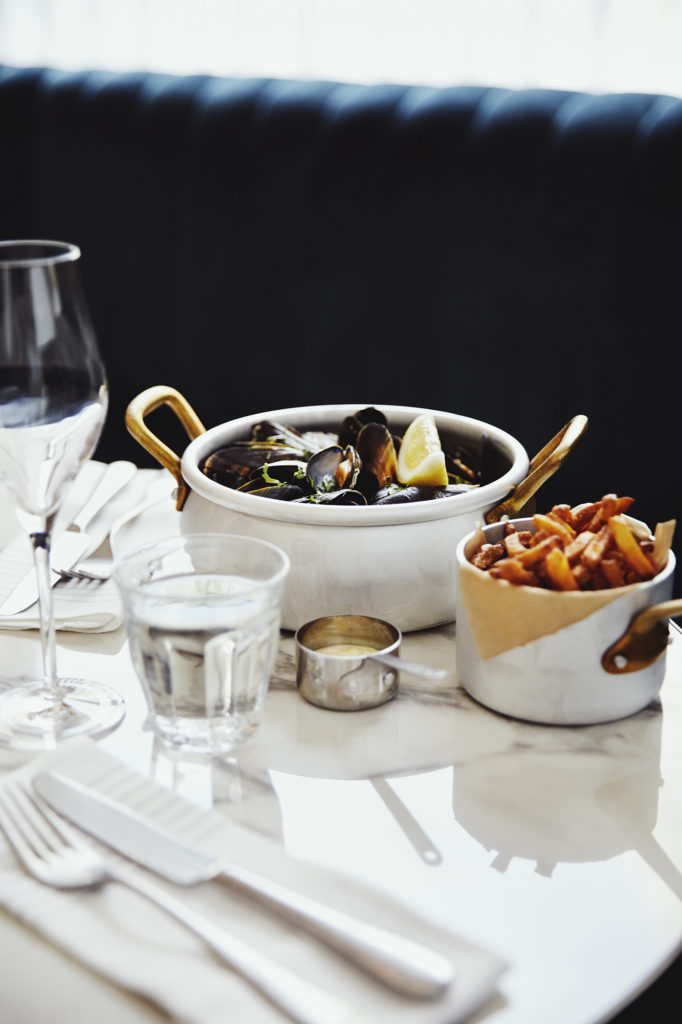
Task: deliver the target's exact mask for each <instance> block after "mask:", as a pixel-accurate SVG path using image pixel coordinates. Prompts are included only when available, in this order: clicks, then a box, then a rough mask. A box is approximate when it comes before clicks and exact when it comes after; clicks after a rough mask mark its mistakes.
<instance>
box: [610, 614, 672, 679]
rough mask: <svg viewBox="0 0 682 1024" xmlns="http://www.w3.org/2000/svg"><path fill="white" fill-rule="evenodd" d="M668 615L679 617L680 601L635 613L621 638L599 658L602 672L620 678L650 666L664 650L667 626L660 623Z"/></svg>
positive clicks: (665, 623) (666, 642) (667, 638)
mask: <svg viewBox="0 0 682 1024" xmlns="http://www.w3.org/2000/svg"><path fill="white" fill-rule="evenodd" d="M671 615H682V600H679V599H677V600H674V601H663V602H662V603H661V604H653V605H651V607H650V608H645V609H644V611H641V612H638V613H637V614H636V615H635V616H633V618H632V619H631V620H630V625H629V626H628V628H627V629H626V631H625V632H624V633H623V635H622V636H621V637H620V638H619V639H618V640H616V642H615V643H614V644H611V646H610V647H609V648H608V650H606V651H605V652H604V654H603V655H602V659H601V663H602V668H603V669H604V670H605V671H606V672H613V673H614V674H615V675H623V674H624V673H625V672H638V671H639V670H640V669H642V668H647V667H648V666H649V665H652V664H653V662H654V661H656V659H657V658H659V657H660V656H661V654H663V651H664V650H665V649H666V647H667V646H668V643H669V637H668V623H667V621H665V622H664V621H663V620H664V619H665V620H667V619H669V618H670V616H671Z"/></svg>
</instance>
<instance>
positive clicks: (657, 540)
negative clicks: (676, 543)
mask: <svg viewBox="0 0 682 1024" xmlns="http://www.w3.org/2000/svg"><path fill="white" fill-rule="evenodd" d="M674 533H675V520H674V519H668V520H667V521H666V522H665V523H657V525H656V529H655V531H654V550H653V552H652V555H651V561H652V562H653V563H654V565H655V566H656V569H657V570H658V572H660V571H661V569H664V568H665V566H666V565H667V564H668V553H669V551H670V548H671V547H672V542H673V534H674Z"/></svg>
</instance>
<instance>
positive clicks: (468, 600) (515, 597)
mask: <svg viewBox="0 0 682 1024" xmlns="http://www.w3.org/2000/svg"><path fill="white" fill-rule="evenodd" d="M484 542H485V536H484V534H483V529H482V527H481V526H480V524H479V527H478V528H477V529H476V531H475V532H474V534H473V535H472V537H471V539H470V540H469V542H468V543H467V544H466V546H465V548H464V554H465V557H466V558H467V561H466V562H464V563H463V564H461V565H460V567H459V588H460V595H461V600H462V603H463V605H464V607H465V609H466V614H467V618H468V620H469V626H470V628H471V633H472V635H473V637H474V640H475V642H476V647H477V649H478V653H479V654H480V656H481V658H482V660H483V661H485V660H486V659H487V658H494V657H495V656H496V655H498V654H502V653H503V652H504V651H508V650H510V649H511V648H512V647H521V646H522V645H523V644H527V643H529V642H530V641H531V640H537V639H538V638H539V637H541V636H548V635H549V634H551V633H558V632H559V630H560V629H564V628H565V627H566V626H570V625H571V624H572V623H574V622H579V621H580V620H581V619H586V618H587V617H588V615H592V614H594V612H597V611H599V609H600V608H603V607H604V605H607V604H610V603H611V602H612V601H615V600H616V599H617V598H619V597H622V596H623V595H624V594H627V593H628V592H629V591H631V590H633V589H634V588H635V587H639V586H641V584H639V583H631V584H629V585H628V586H627V587H614V588H613V589H612V590H590V591H569V592H566V591H556V590H541V589H539V588H537V587H524V586H520V585H519V584H517V583H509V582H508V581H507V580H499V579H495V577H494V576H490V575H489V574H488V573H487V572H485V571H484V570H483V569H477V568H476V567H475V566H473V565H471V563H470V561H469V559H471V557H472V556H473V555H474V553H475V552H476V551H477V550H478V549H479V548H480V547H481V545H482V544H483V543H484ZM614 639H615V638H614Z"/></svg>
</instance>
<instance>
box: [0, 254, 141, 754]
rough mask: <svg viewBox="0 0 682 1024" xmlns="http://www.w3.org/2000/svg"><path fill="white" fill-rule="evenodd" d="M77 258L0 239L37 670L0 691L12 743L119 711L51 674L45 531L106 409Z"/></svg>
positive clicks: (0, 292)
mask: <svg viewBox="0 0 682 1024" xmlns="http://www.w3.org/2000/svg"><path fill="white" fill-rule="evenodd" d="M80 260H81V253H80V250H79V249H78V247H77V246H75V245H71V244H70V243H67V242H55V241H43V240H17V241H0V483H3V484H4V485H5V487H6V490H7V492H8V495H9V499H10V501H11V503H12V504H13V505H14V508H15V511H16V513H17V518H18V519H19V520H20V522H21V523H22V526H23V527H24V528H25V529H26V531H27V532H28V534H29V535H30V538H31V542H32V545H33V550H34V556H35V567H36V573H37V578H38V591H39V607H40V622H41V626H40V634H41V642H42V649H43V668H44V677H43V679H41V680H35V681H30V682H28V683H27V682H23V683H22V684H21V685H18V686H16V687H14V688H12V689H10V690H9V691H8V692H7V693H5V694H4V695H2V697H0V744H2V745H5V746H9V747H12V748H13V749H28V750H35V749H43V748H45V747H49V746H53V745H54V744H55V743H56V742H57V741H58V740H59V739H63V738H65V737H67V736H70V735H74V734H82V733H88V734H94V733H100V732H103V731H108V730H109V729H111V728H113V727H114V726H115V725H116V724H117V723H118V722H119V721H120V719H121V717H122V715H123V701H122V699H121V698H120V696H119V695H118V694H116V693H115V691H112V690H110V689H109V688H108V687H103V686H100V685H99V684H97V683H91V682H89V681H86V680H74V679H60V678H59V677H58V676H57V672H56V655H55V635H54V619H53V609H52V589H51V585H50V567H49V549H50V535H51V530H52V526H53V523H54V519H55V516H56V514H57V512H58V510H59V508H60V505H61V503H62V501H63V499H64V496H65V494H66V493H67V492H68V489H69V486H70V485H71V484H72V482H73V480H74V478H75V477H76V475H77V473H78V470H79V469H80V467H81V465H82V464H83V462H84V461H85V460H86V459H88V458H89V457H90V456H91V455H92V453H93V451H94V450H95V447H96V445H97V442H98V440H99V437H100V434H101V431H102V427H103V425H104V421H105V418H106V413H107V405H108V392H107V380H106V371H105V368H104V365H103V362H102V359H101V357H100V354H99V351H98V347H97V342H96V338H95V333H94V330H93V326H92V323H91V320H90V315H89V311H88V307H87V302H86V299H85V294H84V291H83V287H82V283H81V279H80V270H79V267H80Z"/></svg>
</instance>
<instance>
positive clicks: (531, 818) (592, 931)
mask: <svg viewBox="0 0 682 1024" xmlns="http://www.w3.org/2000/svg"><path fill="white" fill-rule="evenodd" d="M673 635H674V641H673V643H672V645H671V647H670V648H669V651H668V656H667V662H668V663H667V671H666V678H665V681H664V684H663V688H662V690H661V694H660V701H657V702H656V703H655V704H653V705H652V706H650V707H649V708H647V709H646V710H645V711H643V712H640V713H639V714H638V715H636V716H634V717H632V718H628V719H624V720H621V721H619V722H615V723H611V724H606V725H596V726H583V727H548V726H538V725H531V724H528V723H524V722H517V721H513V720H511V719H507V718H504V717H502V716H499V715H496V714H494V713H492V712H489V711H487V710H485V709H483V708H482V707H480V706H478V705H476V704H475V703H474V702H473V701H472V700H471V699H470V698H469V697H468V696H467V695H466V694H465V693H464V692H463V691H462V690H461V689H459V688H458V687H457V682H456V678H455V673H454V652H455V627H454V626H446V627H441V628H439V629H437V630H433V631H429V632H426V633H414V634H408V635H407V636H406V637H405V638H404V643H403V648H402V653H403V654H404V656H405V657H409V658H413V659H416V660H422V661H425V662H428V663H430V664H433V665H438V666H444V667H447V668H448V669H451V670H452V671H451V674H450V675H449V676H448V677H447V678H446V679H444V680H443V681H441V682H439V683H437V684H433V683H429V684H425V683H423V682H421V681H419V680H417V679H414V678H410V677H407V676H404V677H403V680H402V682H401V688H400V691H399V694H398V696H397V697H396V699H395V700H393V701H392V702H390V703H389V704H386V705H384V706H382V707H379V708H376V709H373V710H369V711H362V712H332V711H326V710H323V709H320V708H317V707H313V706H312V705H310V704H307V703H306V702H305V701H303V700H302V699H301V698H300V697H299V695H298V693H297V692H296V689H295V686H294V683H293V668H294V662H293V641H292V637H291V635H285V636H284V637H283V639H282V645H281V651H280V656H279V659H278V663H277V666H276V671H275V673H274V676H273V679H272V684H271V690H270V693H269V696H268V699H267V704H266V714H265V719H264V722H263V725H262V726H261V728H260V730H259V731H258V732H257V733H256V734H255V735H254V736H253V737H252V738H251V739H250V740H249V741H248V742H247V743H246V744H245V745H244V747H243V748H242V749H241V750H240V751H239V752H238V753H236V754H235V756H234V757H232V758H229V759H227V760H225V761H222V762H216V763H214V764H213V765H207V764H198V763H190V762H178V761H173V760H170V759H169V758H168V757H167V756H166V755H165V754H164V753H163V751H162V750H161V749H159V747H158V746H157V745H155V743H154V742H153V739H152V737H151V735H150V734H149V733H148V732H145V731H144V730H143V722H144V703H143V698H142V693H141V689H140V687H139V684H138V683H137V680H136V678H135V676H134V672H133V669H132V666H131V663H130V659H129V656H128V650H127V644H126V641H125V637H124V635H123V632H122V631H121V630H118V631H116V632H112V633H108V634H101V635H97V636H85V635H78V634H60V635H59V642H60V649H59V662H60V668H61V670H62V671H64V672H68V673H72V674H74V675H83V674H85V675H87V674H90V675H94V676H96V677H97V678H99V679H101V680H102V681H104V682H107V683H109V684H110V685H113V686H115V687H116V688H118V689H119V690H120V691H121V692H122V693H123V694H124V696H125V698H126V701H127V704H128V711H127V715H126V719H125V721H124V722H123V724H122V725H121V726H120V727H119V728H118V729H117V730H116V732H114V733H113V734H112V735H111V736H109V737H107V738H105V739H103V740H101V741H100V743H101V745H102V746H103V747H104V748H105V749H107V750H109V751H110V752H111V753H114V754H116V755H117V756H118V757H120V758H121V759H122V760H124V761H125V762H126V763H128V764H130V765H131V766H132V767H135V768H138V769H141V770H143V771H145V772H148V773H150V774H151V775H152V776H153V777H155V778H156V779H158V780H159V781H161V782H163V783H164V784H166V785H168V786H172V787H174V788H176V789H177V791H178V792H180V793H182V794H184V795H185V796H188V797H189V798H190V799H192V800H194V801H196V802H197V803H198V804H199V805H201V806H206V807H208V806H216V807H219V808H220V809H221V811H223V812H224V813H225V814H226V815H230V816H233V817H235V818H236V819H239V820H241V821H243V822H246V823H248V824H250V825H252V826H253V827H254V828H256V829H258V830H260V831H263V832H266V833H267V834H269V835H271V836H274V837H276V838H277V839H278V840H279V841H280V842H281V843H282V845H283V846H284V847H285V848H286V849H287V850H288V851H289V852H291V853H292V854H295V855H298V856H302V857H304V858H308V859H310V860H312V861H314V862H316V863H319V864H327V865H330V866H333V867H336V868H341V869H343V870H345V871H348V872H350V873H351V874H353V875H357V876H358V877H361V878H363V879H364V880H365V881H368V882H370V883H372V884H375V885H376V886H378V887H379V888H381V889H383V890H384V891H386V892H388V893H395V894H396V895H398V896H400V897H401V898H402V899H406V900H408V901H409V902H413V903H414V905H415V906H417V907H419V908H420V909H421V910H423V911H424V912H426V913H427V914H429V915H430V916H432V917H433V918H434V919H435V920H436V921H441V922H445V923H447V924H449V925H451V926H455V927H456V928H457V930H458V931H459V932H460V933H461V934H462V935H464V936H468V937H470V938H471V939H472V940H474V941H476V942H479V943H481V944H482V945H484V946H487V947H488V948H490V949H492V950H494V951H495V952H496V953H498V954H500V955H501V956H503V957H504V958H505V959H506V960H507V961H508V962H509V969H508V970H507V971H506V973H505V974H504V975H503V976H502V977H501V979H500V982H499V991H498V993H497V995H496V996H495V997H493V999H492V1000H491V1001H490V1002H489V1003H488V1004H487V1005H486V1007H485V1008H484V1009H482V1010H481V1011H479V1013H478V1014H477V1015H476V1017H475V1020H476V1021H486V1022H490V1024H536V1022H537V1024H546V1022H548V1021H551V1022H552V1024H594V1022H598V1021H602V1020H607V1019H609V1018H610V1017H611V1016H612V1015H613V1014H615V1013H616V1012H617V1011H618V1010H619V1009H620V1008H621V1007H622V1006H624V1005H625V1004H627V1003H628V1002H629V1001H630V1000H631V999H632V998H634V996H635V995H636V994H637V993H638V991H640V990H641V989H642V988H644V987H646V986H647V985H648V984H649V983H650V982H651V981H652V980H653V979H654V978H655V976H656V975H657V974H658V973H659V972H660V971H661V970H662V969H663V968H664V967H665V965H666V964H667V963H668V962H669V960H670V959H671V958H672V957H673V956H675V955H676V953H678V952H679V951H680V949H682V635H680V634H679V633H678V632H677V630H675V629H673ZM38 662H39V645H38V639H37V634H36V633H23V634H19V633H11V632H2V633H0V665H1V667H2V668H1V671H2V673H3V674H5V675H7V674H9V672H10V670H11V671H12V672H16V673H18V674H22V673H25V672H27V671H28V670H29V669H30V668H31V667H33V668H35V667H37V665H38ZM1 763H2V764H4V765H5V766H6V767H8V766H9V763H10V758H8V757H7V756H6V755H5V757H4V758H3V760H2V762H1ZM0 942H2V949H3V955H2V957H1V958H0V1019H2V1021H3V1022H6V1024H57V1022H58V1024H61V1022H62V1021H64V1022H65V1021H67V1020H68V1021H70V1022H71V1021H73V1022H80V1021H83V1022H85V1021H93V1020H97V1021H98V1022H100V1024H110V1022H111V1024H113V1022H114V1021H115V1022H117V1024H118V1022H120V1021H121V1020H126V1022H127V1024H152V1022H158V1021H159V1020H163V1019H165V1018H163V1017H162V1016H161V1015H160V1014H159V1012H158V1011H157V1010H155V1009H154V1007H151V1006H149V1005H146V1004H144V1003H143V1002H141V1001H139V1000H137V999H135V997H134V996H132V995H130V994H127V993H123V992H120V991H118V990H116V989H115V988H113V987H112V986H110V985H109V984H108V983H107V982H104V981H103V980H101V979H100V978H98V977H96V976H95V975H93V974H92V973H91V972H89V971H87V970H86V969H84V968H82V967H81V966H80V965H79V964H77V963H74V962H73V961H71V960H69V959H68V958H66V957H64V955H63V954H62V953H60V951H59V950H55V949H52V948H50V947H49V946H48V945H47V944H46V943H44V942H42V940H40V939H38V938H36V937H35V936H33V935H32V934H31V933H30V932H29V931H28V930H27V929H26V928H25V927H24V926H22V925H18V924H17V923H15V922H14V921H12V920H11V919H10V918H9V917H7V916H6V915H4V914H2V913H0ZM37 979H38V980H39V983H36V982H37ZM226 1019H227V1016H226ZM240 1024H248V1021H244V1022H240ZM320 1024H324V1022H320Z"/></svg>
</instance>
